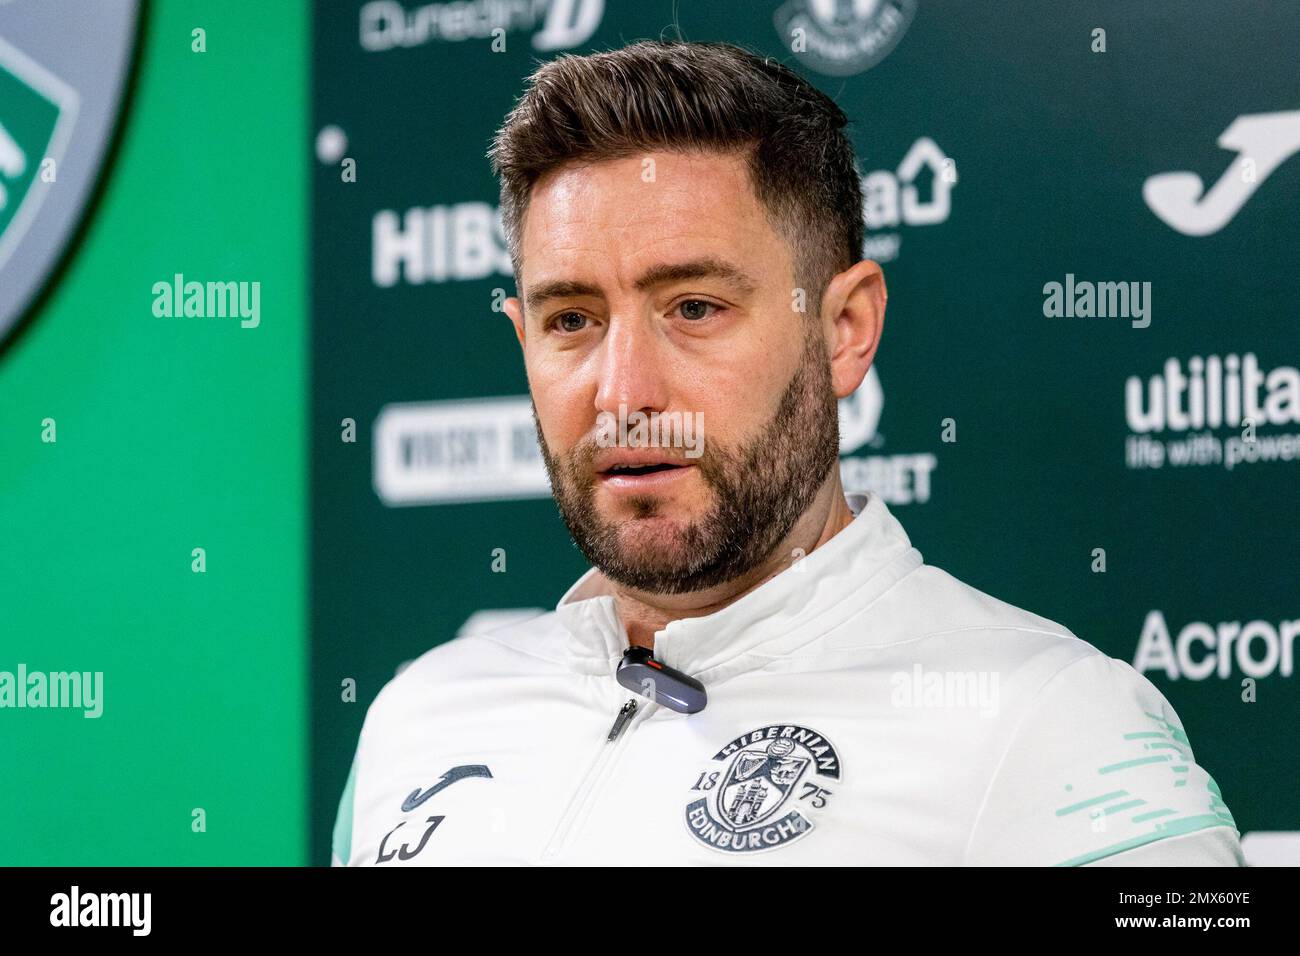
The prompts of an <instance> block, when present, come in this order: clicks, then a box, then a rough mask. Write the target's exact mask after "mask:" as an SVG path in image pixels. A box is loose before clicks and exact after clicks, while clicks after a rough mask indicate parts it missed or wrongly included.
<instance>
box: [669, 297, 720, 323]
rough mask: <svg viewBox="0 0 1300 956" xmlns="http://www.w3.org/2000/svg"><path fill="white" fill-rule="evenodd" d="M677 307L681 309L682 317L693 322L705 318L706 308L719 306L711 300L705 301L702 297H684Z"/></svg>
mask: <svg viewBox="0 0 1300 956" xmlns="http://www.w3.org/2000/svg"><path fill="white" fill-rule="evenodd" d="M677 308H678V309H679V310H680V311H681V313H682V318H683V319H690V320H691V321H693V322H694V321H699V320H700V319H707V318H708V317H709V312H708V311H707V310H708V309H718V308H720V307H719V306H716V305H714V304H713V303H712V302H705V301H704V300H703V299H686V300H684V301H683V302H682V304H681V305H679V306H678V307H677Z"/></svg>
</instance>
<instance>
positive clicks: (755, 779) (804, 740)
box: [686, 724, 840, 853]
mask: <svg viewBox="0 0 1300 956" xmlns="http://www.w3.org/2000/svg"><path fill="white" fill-rule="evenodd" d="M839 779H840V759H839V755H838V754H837V753H836V752H835V748H834V747H833V746H832V745H831V742H830V741H829V740H827V739H826V738H825V737H823V736H822V735H821V734H819V733H817V732H816V731H815V730H809V729H808V728H807V727H799V726H797V725H795V724H772V725H770V726H767V727H760V728H759V729H758V730H751V731H750V732H749V733H746V734H741V735H740V736H739V737H737V738H736V739H735V740H733V741H731V742H730V743H728V744H727V745H726V746H725V747H723V748H722V749H721V750H719V751H718V752H717V753H716V754H714V755H713V760H712V762H711V763H710V765H709V768H708V769H706V770H704V771H703V772H701V773H700V775H699V777H698V778H697V779H696V781H695V784H694V786H692V787H691V794H692V797H693V799H692V800H691V801H690V802H689V803H688V804H687V805H686V827H687V829H689V830H690V831H691V833H692V834H693V835H694V836H695V838H696V839H697V840H699V841H700V842H702V843H704V844H706V845H707V846H710V847H712V848H713V849H715V850H720V851H722V852H725V853H751V852H754V851H758V850H770V849H773V848H775V847H778V846H783V845H784V844H786V843H790V842H791V841H793V840H797V839H798V838H799V837H801V836H803V835H804V834H805V833H808V832H809V831H811V830H812V829H813V820H812V817H813V816H814V814H813V813H811V812H810V811H813V810H820V809H821V808H822V807H824V806H826V802H827V800H828V799H829V798H830V797H831V795H832V793H833V791H832V790H830V789H828V785H829V784H832V783H836V782H838V781H839Z"/></svg>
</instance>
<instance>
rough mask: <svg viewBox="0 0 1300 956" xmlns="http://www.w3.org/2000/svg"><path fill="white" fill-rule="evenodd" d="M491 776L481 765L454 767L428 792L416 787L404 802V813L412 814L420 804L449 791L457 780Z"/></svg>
mask: <svg viewBox="0 0 1300 956" xmlns="http://www.w3.org/2000/svg"><path fill="white" fill-rule="evenodd" d="M490 776H492V771H491V770H489V769H488V768H487V767H485V766H484V765H483V764H481V763H479V764H466V765H463V766H460V767H452V768H451V769H450V770H448V771H447V772H446V773H444V774H443V775H442V776H441V777H439V778H438V782H437V783H435V784H434V785H433V786H432V787H430V788H429V789H428V790H424V791H421V790H420V788H419V787H416V788H415V789H414V790H412V791H411V794H410V796H408V797H407V798H406V799H405V800H403V801H402V812H403V813H410V812H411V811H412V810H414V809H415V808H416V807H418V806H419V805H420V804H422V803H424V801H426V800H428V799H429V798H430V797H431V796H433V795H434V794H435V793H437V792H438V791H439V790H445V789H447V788H448V787H450V786H451V785H452V784H453V783H455V782H456V781H457V780H464V779H465V778H466V777H490Z"/></svg>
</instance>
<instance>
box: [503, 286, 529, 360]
mask: <svg viewBox="0 0 1300 956" xmlns="http://www.w3.org/2000/svg"><path fill="white" fill-rule="evenodd" d="M501 307H502V308H503V309H505V312H506V315H508V316H510V322H511V324H512V325H514V327H515V338H517V339H518V340H519V347H520V348H523V347H524V307H523V304H522V303H521V302H520V301H519V300H518V299H517V298H515V297H514V296H513V295H512V296H510V298H508V299H506V300H505V302H503V303H502V304H501Z"/></svg>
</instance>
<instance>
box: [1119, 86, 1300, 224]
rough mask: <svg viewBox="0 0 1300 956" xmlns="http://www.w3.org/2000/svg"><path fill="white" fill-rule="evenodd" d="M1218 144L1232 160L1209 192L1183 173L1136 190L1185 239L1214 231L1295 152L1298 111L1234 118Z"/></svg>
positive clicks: (1299, 135)
mask: <svg viewBox="0 0 1300 956" xmlns="http://www.w3.org/2000/svg"><path fill="white" fill-rule="evenodd" d="M1218 144H1219V145H1220V146H1221V147H1223V148H1224V149H1230V150H1233V151H1234V152H1236V154H1237V158H1236V159H1234V160H1233V161H1232V164H1231V165H1230V166H1229V167H1228V169H1227V171H1226V172H1224V174H1223V175H1222V176H1220V177H1219V180H1218V182H1216V183H1215V184H1214V185H1213V186H1211V187H1210V188H1209V189H1206V188H1205V184H1204V183H1203V182H1202V181H1201V177H1200V176H1198V175H1196V173H1188V172H1178V173H1160V174H1159V175H1156V176H1152V177H1151V178H1150V179H1148V180H1147V181H1146V182H1145V183H1144V184H1143V186H1142V198H1143V199H1145V200H1146V204H1147V205H1148V206H1150V207H1151V211H1152V212H1154V213H1155V214H1156V215H1157V216H1159V217H1160V218H1161V219H1162V220H1163V221H1164V223H1165V225H1167V226H1169V227H1170V228H1172V229H1176V230H1177V231H1179V232H1181V233H1182V234H1183V235H1185V236H1208V235H1210V234H1212V233H1215V232H1218V231H1219V230H1220V229H1222V228H1223V227H1224V226H1226V225H1227V224H1228V223H1230V222H1231V221H1232V217H1233V216H1235V215H1236V214H1237V212H1238V211H1239V210H1240V209H1241V207H1242V206H1244V205H1245V204H1246V200H1248V199H1250V197H1251V196H1253V195H1254V194H1255V190H1256V189H1258V188H1259V187H1260V185H1261V184H1262V183H1263V182H1264V180H1266V179H1268V177H1269V176H1271V175H1272V174H1273V171H1274V170H1275V169H1277V168H1278V167H1279V166H1281V165H1282V164H1283V163H1284V162H1286V161H1287V160H1288V159H1290V158H1291V157H1292V156H1294V155H1295V154H1296V153H1297V152H1300V110H1291V111H1289V112H1285V113H1254V114H1249V115H1246V116H1238V117H1237V118H1236V119H1235V120H1233V122H1232V125H1230V126H1229V127H1228V128H1227V129H1226V130H1224V131H1223V135H1221V136H1220V137H1219V139H1218Z"/></svg>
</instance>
